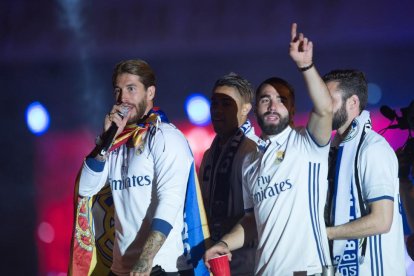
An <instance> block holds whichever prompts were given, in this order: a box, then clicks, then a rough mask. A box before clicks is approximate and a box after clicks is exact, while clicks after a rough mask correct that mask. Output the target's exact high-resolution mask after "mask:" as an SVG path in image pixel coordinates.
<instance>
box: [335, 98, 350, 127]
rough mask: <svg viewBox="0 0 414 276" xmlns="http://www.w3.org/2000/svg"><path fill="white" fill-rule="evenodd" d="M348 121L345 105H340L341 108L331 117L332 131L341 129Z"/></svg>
mask: <svg viewBox="0 0 414 276" xmlns="http://www.w3.org/2000/svg"><path fill="white" fill-rule="evenodd" d="M346 121H348V114H347V113H346V108H345V103H344V104H342V105H341V108H339V109H338V110H337V111H336V112H335V113H334V115H333V118H332V129H333V130H338V129H339V128H340V127H342V126H343V125H344V124H345V122H346Z"/></svg>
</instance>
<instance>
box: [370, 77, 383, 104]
mask: <svg viewBox="0 0 414 276" xmlns="http://www.w3.org/2000/svg"><path fill="white" fill-rule="evenodd" d="M381 98H382V90H381V87H380V86H379V85H378V84H376V83H373V82H370V83H368V103H369V104H377V103H379V102H380V100H381Z"/></svg>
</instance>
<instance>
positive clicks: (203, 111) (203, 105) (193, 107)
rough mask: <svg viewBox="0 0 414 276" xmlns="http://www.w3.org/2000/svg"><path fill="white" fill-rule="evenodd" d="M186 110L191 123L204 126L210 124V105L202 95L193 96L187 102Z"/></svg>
mask: <svg viewBox="0 0 414 276" xmlns="http://www.w3.org/2000/svg"><path fill="white" fill-rule="evenodd" d="M185 110H186V112H187V116H188V119H189V120H190V122H191V123H193V124H195V125H198V126H204V125H206V124H208V123H210V103H209V100H208V99H207V98H206V97H205V96H204V95H202V94H191V95H190V96H188V97H187V100H186V102H185Z"/></svg>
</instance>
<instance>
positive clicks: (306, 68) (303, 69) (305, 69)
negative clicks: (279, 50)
mask: <svg viewBox="0 0 414 276" xmlns="http://www.w3.org/2000/svg"><path fill="white" fill-rule="evenodd" d="M312 67H313V62H312V63H311V64H310V65H308V66H305V67H298V69H299V71H301V72H305V71H307V70H309V69H311V68H312Z"/></svg>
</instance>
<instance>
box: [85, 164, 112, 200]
mask: <svg viewBox="0 0 414 276" xmlns="http://www.w3.org/2000/svg"><path fill="white" fill-rule="evenodd" d="M107 167H108V166H106V162H100V161H97V160H95V159H94V158H90V157H89V158H86V160H85V161H84V162H83V166H82V171H81V175H80V179H79V195H80V196H87V197H91V196H93V195H95V194H97V193H98V192H99V191H100V190H101V189H102V187H103V186H104V185H105V182H106V179H107V176H108V168H107Z"/></svg>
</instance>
